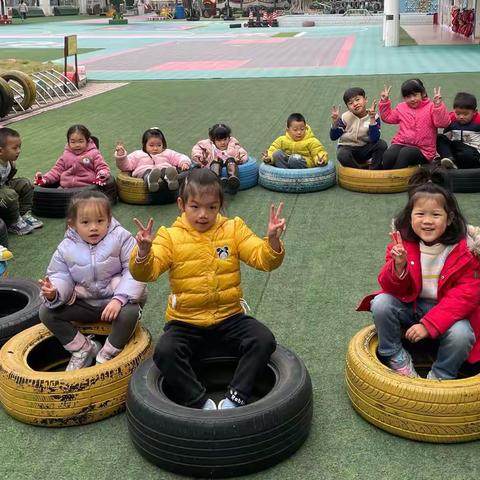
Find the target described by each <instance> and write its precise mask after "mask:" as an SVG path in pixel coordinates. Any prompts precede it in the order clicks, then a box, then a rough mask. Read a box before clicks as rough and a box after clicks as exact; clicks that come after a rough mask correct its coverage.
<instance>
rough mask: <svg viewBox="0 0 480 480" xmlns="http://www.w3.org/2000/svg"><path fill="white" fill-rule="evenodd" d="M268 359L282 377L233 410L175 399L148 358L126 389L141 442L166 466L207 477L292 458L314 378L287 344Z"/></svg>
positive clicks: (303, 430)
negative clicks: (195, 405)
mask: <svg viewBox="0 0 480 480" xmlns="http://www.w3.org/2000/svg"><path fill="white" fill-rule="evenodd" d="M212 354H213V353H212ZM213 355H214V354H213ZM270 365H272V366H273V370H274V371H275V373H276V375H277V377H276V382H275V385H274V386H273V388H272V390H271V391H270V392H269V393H268V394H267V395H266V396H264V397H263V398H261V399H259V400H257V401H256V402H254V403H252V404H249V405H246V406H244V407H241V408H237V409H233V410H226V411H221V410H220V411H216V410H214V411H205V410H198V409H191V408H186V407H183V406H180V405H177V404H175V403H173V402H172V401H171V400H169V399H168V398H167V397H166V396H165V394H164V393H163V391H161V389H160V387H158V385H159V384H160V383H161V373H160V372H159V370H158V369H157V367H156V366H155V365H154V364H153V361H152V360H148V361H147V362H145V363H144V364H143V365H141V366H140V367H139V368H138V369H137V370H136V371H135V373H134V375H133V376H132V379H131V381H130V386H129V392H128V397H127V419H128V426H129V431H130V436H131V438H132V441H133V443H134V445H135V447H136V448H137V450H138V451H139V452H140V453H141V454H142V455H143V456H144V457H145V458H147V460H149V461H151V462H152V463H154V464H156V465H158V466H160V467H161V468H163V469H165V470H169V471H172V472H175V473H179V474H182V475H190V476H195V477H208V478H226V477H231V476H237V475H244V474H248V473H253V472H256V471H259V470H262V469H264V468H268V467H270V466H272V465H275V464H277V463H278V462H280V461H281V460H283V459H285V458H287V457H288V456H290V455H291V454H292V453H293V452H295V451H296V450H297V449H298V448H299V447H300V446H301V445H302V443H303V442H304V441H305V439H306V438H307V436H308V433H309V430H310V424H311V419H312V414H313V402H312V385H311V381H310V376H309V374H308V371H307V369H306V368H305V365H304V364H303V362H302V361H301V360H299V359H298V358H297V357H296V356H295V355H294V354H293V353H292V352H290V351H289V350H287V349H285V348H284V347H281V346H277V350H276V351H275V352H274V353H273V355H272V357H271V359H270ZM266 444H270V445H269V446H268V453H266V454H265V453H264V452H262V448H267V447H265V445H266ZM262 456H264V457H265V458H262ZM232 458H234V460H232Z"/></svg>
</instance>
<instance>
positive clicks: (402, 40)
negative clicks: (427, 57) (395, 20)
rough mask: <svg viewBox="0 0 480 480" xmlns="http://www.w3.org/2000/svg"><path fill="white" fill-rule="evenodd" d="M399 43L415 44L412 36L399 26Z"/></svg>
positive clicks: (403, 44)
mask: <svg viewBox="0 0 480 480" xmlns="http://www.w3.org/2000/svg"><path fill="white" fill-rule="evenodd" d="M400 45H402V46H405V45H417V42H416V41H415V39H414V38H412V37H411V36H410V35H409V34H408V33H407V31H406V30H405V29H403V28H402V27H400Z"/></svg>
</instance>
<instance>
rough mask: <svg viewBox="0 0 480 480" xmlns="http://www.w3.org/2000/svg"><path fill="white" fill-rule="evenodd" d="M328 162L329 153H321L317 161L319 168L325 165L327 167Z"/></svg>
mask: <svg viewBox="0 0 480 480" xmlns="http://www.w3.org/2000/svg"><path fill="white" fill-rule="evenodd" d="M327 162H328V153H327V152H321V153H319V154H318V155H317V158H316V160H315V163H316V164H317V165H318V166H319V167H323V166H324V165H326V164H327Z"/></svg>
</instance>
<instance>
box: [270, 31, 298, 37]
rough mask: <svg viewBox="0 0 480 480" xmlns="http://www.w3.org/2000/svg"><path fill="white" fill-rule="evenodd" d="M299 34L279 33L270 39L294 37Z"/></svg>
mask: <svg viewBox="0 0 480 480" xmlns="http://www.w3.org/2000/svg"><path fill="white" fill-rule="evenodd" d="M299 33H300V32H280V33H276V34H275V35H272V37H294V36H295V35H298V34H299Z"/></svg>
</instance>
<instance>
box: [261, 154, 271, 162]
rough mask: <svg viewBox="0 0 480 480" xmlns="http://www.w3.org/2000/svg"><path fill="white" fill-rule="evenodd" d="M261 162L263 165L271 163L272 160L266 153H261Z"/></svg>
mask: <svg viewBox="0 0 480 480" xmlns="http://www.w3.org/2000/svg"><path fill="white" fill-rule="evenodd" d="M262 160H263V161H264V162H265V163H272V159H271V157H269V156H268V152H262Z"/></svg>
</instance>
